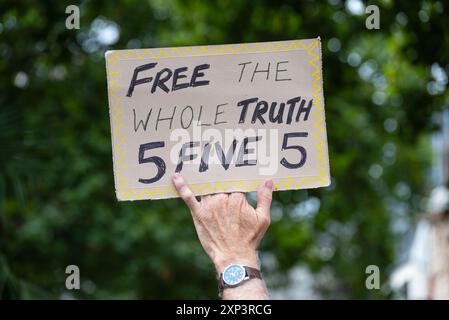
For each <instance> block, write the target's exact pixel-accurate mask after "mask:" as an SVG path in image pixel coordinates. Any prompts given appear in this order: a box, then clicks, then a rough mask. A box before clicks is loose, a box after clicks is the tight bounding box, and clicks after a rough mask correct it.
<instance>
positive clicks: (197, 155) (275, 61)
mask: <svg viewBox="0 0 449 320" xmlns="http://www.w3.org/2000/svg"><path fill="white" fill-rule="evenodd" d="M106 63H107V67H106V69H107V78H108V93H109V111H110V119H111V127H112V128H111V129H112V130H111V132H112V147H113V161H114V176H115V189H116V194H117V198H118V199H119V200H138V199H161V198H172V197H177V196H178V194H177V192H176V190H175V188H174V185H173V184H172V181H171V176H172V174H173V173H174V172H181V173H182V175H183V176H184V178H185V179H186V181H187V182H188V184H189V186H190V188H191V190H192V191H193V192H194V193H195V194H197V195H202V194H210V193H218V192H232V191H243V192H247V191H253V190H256V189H257V186H258V185H259V184H260V183H261V182H262V181H264V180H265V179H267V178H272V179H273V181H274V185H275V188H276V189H277V190H287V189H305V188H316V187H322V186H327V185H329V182H330V178H329V160H328V151H327V139H326V123H325V116H324V98H323V87H322V72H321V42H320V39H319V38H317V39H308V40H295V41H281V42H266V43H248V44H235V45H218V46H198V47H179V48H162V49H138V50H118V51H108V52H107V53H106Z"/></svg>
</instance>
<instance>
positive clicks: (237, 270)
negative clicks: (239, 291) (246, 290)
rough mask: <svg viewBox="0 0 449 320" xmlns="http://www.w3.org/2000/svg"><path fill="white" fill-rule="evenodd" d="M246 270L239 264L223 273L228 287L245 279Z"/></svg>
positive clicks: (231, 266) (233, 265)
mask: <svg viewBox="0 0 449 320" xmlns="http://www.w3.org/2000/svg"><path fill="white" fill-rule="evenodd" d="M245 275H246V271H245V268H244V267H243V266H241V265H239V264H231V265H229V266H227V267H226V269H225V270H224V271H223V281H224V282H225V283H226V284H228V285H231V286H232V285H236V284H239V283H240V282H242V281H243V280H244V279H245Z"/></svg>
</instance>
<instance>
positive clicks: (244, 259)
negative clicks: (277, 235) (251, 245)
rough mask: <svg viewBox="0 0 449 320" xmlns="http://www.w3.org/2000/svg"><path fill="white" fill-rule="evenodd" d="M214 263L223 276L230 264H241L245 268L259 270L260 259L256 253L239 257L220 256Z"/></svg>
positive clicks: (238, 255) (239, 255)
mask: <svg viewBox="0 0 449 320" xmlns="http://www.w3.org/2000/svg"><path fill="white" fill-rule="evenodd" d="M213 262H214V265H215V269H216V270H217V273H218V274H221V273H222V272H223V270H224V269H225V268H226V267H227V266H229V265H230V264H241V265H243V266H247V267H252V268H255V269H259V259H258V257H257V252H256V251H253V252H248V253H245V254H237V255H220V256H217V257H216V258H215V259H214V261H213Z"/></svg>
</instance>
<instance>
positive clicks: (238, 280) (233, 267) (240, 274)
mask: <svg viewBox="0 0 449 320" xmlns="http://www.w3.org/2000/svg"><path fill="white" fill-rule="evenodd" d="M255 278H257V279H262V275H261V273H260V271H259V270H257V269H255V268H251V267H248V266H243V265H241V264H230V265H229V266H227V267H226V268H225V269H224V270H223V273H222V274H220V277H219V279H218V295H219V296H220V298H221V297H222V296H223V290H224V289H226V288H235V287H238V286H239V285H241V284H242V283H243V282H245V281H247V280H250V279H255Z"/></svg>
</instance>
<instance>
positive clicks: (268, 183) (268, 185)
mask: <svg viewBox="0 0 449 320" xmlns="http://www.w3.org/2000/svg"><path fill="white" fill-rule="evenodd" d="M265 187H267V188H268V189H270V190H273V180H271V179H270V180H267V181H265Z"/></svg>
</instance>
